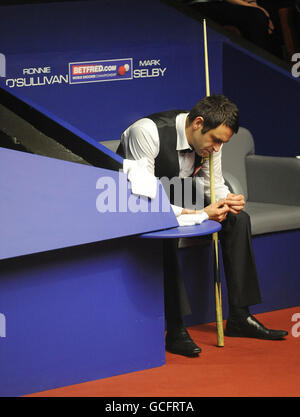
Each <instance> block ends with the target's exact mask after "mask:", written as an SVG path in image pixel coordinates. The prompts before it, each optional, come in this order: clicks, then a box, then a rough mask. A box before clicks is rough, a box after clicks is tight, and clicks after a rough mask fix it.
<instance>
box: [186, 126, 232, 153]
mask: <svg viewBox="0 0 300 417" xmlns="http://www.w3.org/2000/svg"><path fill="white" fill-rule="evenodd" d="M200 119H202V118H200ZM202 130H203V119H202V123H198V124H197V121H196V123H194V128H193V129H191V132H190V138H189V144H190V145H191V146H192V147H193V148H194V150H195V152H196V153H197V154H198V155H201V156H203V157H207V156H209V155H210V154H211V153H212V152H213V151H215V152H217V151H218V150H219V149H220V147H221V146H222V144H223V143H226V142H228V141H229V139H230V138H231V136H232V135H233V133H234V132H233V130H232V129H231V128H230V127H228V126H226V125H224V124H221V125H219V126H217V127H216V128H215V129H211V130H209V131H207V132H206V133H202Z"/></svg>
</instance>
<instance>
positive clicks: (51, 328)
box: [0, 238, 165, 396]
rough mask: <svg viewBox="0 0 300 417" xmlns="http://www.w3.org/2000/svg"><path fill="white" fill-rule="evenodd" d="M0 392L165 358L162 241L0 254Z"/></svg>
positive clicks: (112, 371)
mask: <svg viewBox="0 0 300 417" xmlns="http://www.w3.org/2000/svg"><path fill="white" fill-rule="evenodd" d="M0 266H1V277H0V305H1V313H2V314H4V315H5V318H6V337H4V338H3V337H1V340H0V368H1V372H0V396H19V395H24V394H29V393H33V392H38V391H43V390H47V389H53V388H57V387H61V386H66V385H70V384H76V383H81V382H85V381H90V380H93V379H100V378H105V377H109V376H113V375H118V374H123V373H126V372H133V371H138V370H141V369H147V368H153V367H157V366H162V365H163V364H164V363H165V348H164V325H165V323H164V303H163V276H162V257H161V245H159V244H157V242H156V243H155V244H154V242H152V241H148V240H147V241H146V240H142V239H139V240H137V239H134V238H132V239H128V238H124V239H118V240H111V241H109V242H105V243H98V244H92V245H86V246H80V247H77V248H68V249H62V250H59V251H51V252H44V253H42V254H35V255H30V256H26V257H19V258H13V259H9V260H2V261H1V262H0Z"/></svg>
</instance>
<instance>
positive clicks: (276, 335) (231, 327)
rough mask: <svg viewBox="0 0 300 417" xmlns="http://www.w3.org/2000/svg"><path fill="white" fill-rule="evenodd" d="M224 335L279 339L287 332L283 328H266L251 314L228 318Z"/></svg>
mask: <svg viewBox="0 0 300 417" xmlns="http://www.w3.org/2000/svg"><path fill="white" fill-rule="evenodd" d="M224 334H225V336H231V337H254V338H256V339H266V340H280V339H282V338H283V337H284V336H286V335H287V334H288V332H287V331H285V330H272V329H267V328H266V327H265V326H264V325H263V324H261V323H260V322H259V321H258V320H257V319H256V318H255V317H253V316H252V315H250V316H248V317H246V318H243V319H236V318H230V317H229V318H228V320H227V323H226V329H225V332H224Z"/></svg>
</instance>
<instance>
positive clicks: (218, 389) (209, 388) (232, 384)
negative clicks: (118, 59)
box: [31, 306, 300, 397]
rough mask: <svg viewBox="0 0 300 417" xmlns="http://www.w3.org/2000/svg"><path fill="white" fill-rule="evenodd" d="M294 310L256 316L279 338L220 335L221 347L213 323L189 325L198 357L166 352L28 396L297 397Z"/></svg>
mask: <svg viewBox="0 0 300 417" xmlns="http://www.w3.org/2000/svg"><path fill="white" fill-rule="evenodd" d="M295 313H299V315H300V306H299V307H294V308H290V309H286V310H277V311H273V312H270V313H264V314H258V315H257V318H258V319H259V320H261V321H262V322H263V323H264V324H265V325H266V326H267V327H271V328H277V329H285V330H288V331H289V335H288V336H287V338H286V339H285V340H281V341H265V340H255V339H246V338H229V337H225V347H224V348H217V347H216V332H215V325H214V324H206V325H201V326H194V327H190V328H189V331H190V334H191V336H192V337H193V339H194V340H195V342H196V343H198V344H199V345H200V346H201V348H202V353H201V354H200V356H199V358H185V357H181V356H178V355H172V354H169V353H167V354H166V365H164V366H162V367H160V368H155V369H149V370H145V371H139V372H133V373H130V374H126V375H119V376H115V377H111V378H106V379H102V380H97V381H91V382H87V383H83V384H78V385H72V386H68V387H64V388H59V389H54V390H51V391H44V392H41V393H36V394H32V395H31V397H32V396H35V397H38V396H40V397H299V396H300V368H299V359H300V325H298V326H297V322H293V321H292V316H293V314H295ZM298 320H299V319H298ZM298 323H299V322H298ZM293 326H294V332H292V328H293ZM293 333H294V335H293ZM298 334H299V337H295V336H297V335H298ZM121 353H122V352H120V354H121Z"/></svg>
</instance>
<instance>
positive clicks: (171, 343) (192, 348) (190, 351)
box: [166, 327, 201, 358]
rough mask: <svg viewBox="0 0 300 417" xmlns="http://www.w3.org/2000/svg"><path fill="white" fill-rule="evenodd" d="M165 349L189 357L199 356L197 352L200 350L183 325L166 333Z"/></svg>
mask: <svg viewBox="0 0 300 417" xmlns="http://www.w3.org/2000/svg"><path fill="white" fill-rule="evenodd" d="M166 350H167V351H168V352H171V353H175V354H177V355H183V356H188V357H190V358H195V357H197V356H199V353H200V352H201V348H200V347H199V346H197V345H196V343H194V342H193V340H192V338H191V336H190V335H189V334H188V332H187V330H186V329H185V328H184V327H182V328H181V329H178V330H177V331H176V332H172V333H169V332H168V333H167V336H166Z"/></svg>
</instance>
